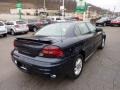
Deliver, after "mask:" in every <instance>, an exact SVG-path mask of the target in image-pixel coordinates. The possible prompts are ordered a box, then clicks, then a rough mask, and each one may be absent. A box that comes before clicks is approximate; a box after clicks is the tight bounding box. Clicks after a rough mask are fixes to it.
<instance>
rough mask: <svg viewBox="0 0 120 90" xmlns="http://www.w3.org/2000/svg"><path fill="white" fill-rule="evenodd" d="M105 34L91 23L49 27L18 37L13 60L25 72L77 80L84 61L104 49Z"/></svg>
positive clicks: (58, 24) (68, 23)
mask: <svg viewBox="0 0 120 90" xmlns="http://www.w3.org/2000/svg"><path fill="white" fill-rule="evenodd" d="M105 39H106V34H105V33H104V32H103V30H102V29H101V28H96V27H95V26H93V25H92V24H91V23H90V22H63V23H55V24H50V25H47V26H45V27H43V28H42V29H40V30H39V31H38V32H36V33H35V35H34V36H31V37H21V38H16V39H15V41H14V50H13V51H12V53H11V55H12V60H13V62H14V63H15V65H16V66H17V67H18V68H19V69H20V70H21V71H23V72H27V73H30V72H38V73H40V74H44V75H49V76H50V77H52V78H55V77H56V76H59V75H61V74H63V75H68V76H69V77H71V78H73V79H76V78H78V77H79V76H80V74H81V72H82V69H83V65H84V62H85V61H87V59H88V58H89V57H90V56H91V55H92V54H93V52H94V51H95V50H96V49H98V48H100V49H103V48H104V46H105Z"/></svg>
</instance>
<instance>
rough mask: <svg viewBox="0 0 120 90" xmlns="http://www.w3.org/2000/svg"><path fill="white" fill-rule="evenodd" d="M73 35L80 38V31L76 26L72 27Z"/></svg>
mask: <svg viewBox="0 0 120 90" xmlns="http://www.w3.org/2000/svg"><path fill="white" fill-rule="evenodd" d="M74 33H75V35H76V36H80V34H81V33H80V29H79V27H78V26H77V25H76V26H75V27H74Z"/></svg>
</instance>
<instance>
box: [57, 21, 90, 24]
mask: <svg viewBox="0 0 120 90" xmlns="http://www.w3.org/2000/svg"><path fill="white" fill-rule="evenodd" d="M88 22H89V21H63V22H58V23H70V24H78V23H88Z"/></svg>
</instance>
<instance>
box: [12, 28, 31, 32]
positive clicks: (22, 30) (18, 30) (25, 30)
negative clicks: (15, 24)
mask: <svg viewBox="0 0 120 90" xmlns="http://www.w3.org/2000/svg"><path fill="white" fill-rule="evenodd" d="M28 31H29V29H28V28H27V29H16V30H14V32H15V33H21V32H28Z"/></svg>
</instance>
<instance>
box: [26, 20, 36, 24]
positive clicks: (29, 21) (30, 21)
mask: <svg viewBox="0 0 120 90" xmlns="http://www.w3.org/2000/svg"><path fill="white" fill-rule="evenodd" d="M37 21H38V20H28V23H34V22H37Z"/></svg>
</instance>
